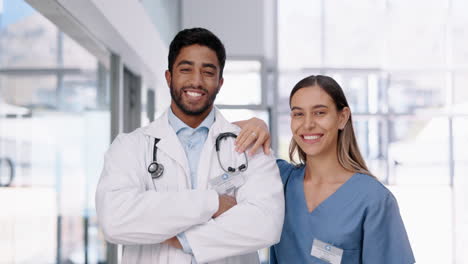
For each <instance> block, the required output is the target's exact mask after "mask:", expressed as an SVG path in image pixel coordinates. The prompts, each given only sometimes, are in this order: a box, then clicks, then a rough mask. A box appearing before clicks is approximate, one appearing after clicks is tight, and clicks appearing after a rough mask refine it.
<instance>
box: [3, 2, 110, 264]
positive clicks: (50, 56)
mask: <svg viewBox="0 0 468 264" xmlns="http://www.w3.org/2000/svg"><path fill="white" fill-rule="evenodd" d="M106 79H107V70H106V69H105V68H104V67H103V66H101V65H100V64H99V63H98V61H97V60H96V59H95V58H94V57H93V56H92V55H91V54H90V53H88V52H87V51H86V50H85V49H84V48H82V47H81V46H80V45H79V44H77V43H76V42H75V41H74V40H73V39H71V38H70V37H68V36H67V35H65V34H63V33H62V32H60V30H59V29H57V27H56V26H55V25H54V24H52V23H51V22H49V21H48V20H47V19H46V18H44V17H43V16H42V15H40V14H39V13H37V12H36V11H35V10H33V9H32V8H31V7H30V6H29V5H28V4H26V3H25V2H24V1H18V0H3V1H0V183H1V184H0V185H1V187H0V203H1V210H0V263H99V262H103V261H104V260H105V243H104V242H103V239H102V237H101V235H100V233H99V232H98V228H97V221H96V215H95V209H94V193H95V187H96V184H97V180H98V177H99V174H100V170H101V168H102V163H103V154H104V151H105V150H106V149H107V147H108V145H109V142H110V110H109V90H108V85H107V81H106Z"/></svg>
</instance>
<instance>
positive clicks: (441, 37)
mask: <svg viewBox="0 0 468 264" xmlns="http://www.w3.org/2000/svg"><path fill="white" fill-rule="evenodd" d="M278 5H279V7H278V12H279V13H278V21H279V25H278V29H279V32H278V39H279V51H278V52H279V54H278V58H279V85H278V86H279V91H278V92H279V112H280V115H279V122H278V124H279V128H278V130H279V153H280V156H281V157H282V158H286V159H287V149H288V145H289V140H290V138H291V132H290V128H289V109H288V97H289V92H290V91H291V89H292V87H293V86H294V84H295V83H297V82H298V81H299V80H300V79H302V78H304V77H306V76H308V75H316V74H326V75H330V76H332V77H334V78H335V79H336V80H337V81H338V82H339V83H340V85H341V86H342V87H343V89H344V90H345V93H346V96H347V98H348V101H349V103H350V105H351V110H352V112H353V118H354V126H355V130H356V132H357V137H358V141H359V145H360V148H361V152H362V153H363V155H364V156H365V159H366V161H367V163H368V165H369V166H370V168H371V170H372V171H373V172H374V173H375V174H376V175H377V176H378V177H379V179H380V180H381V181H382V182H384V183H385V184H387V185H388V186H389V188H390V189H391V190H392V191H393V192H394V193H395V195H396V197H397V199H398V201H399V203H400V209H401V212H402V215H403V218H404V221H405V224H406V226H407V230H408V233H409V237H410V240H411V242H412V246H413V250H414V253H415V256H416V260H417V261H418V263H465V262H466V261H468V255H467V254H466V251H464V250H463V249H464V248H466V247H467V246H468V244H467V243H468V241H467V240H466V237H468V221H467V219H468V214H467V211H466V205H467V204H468V199H467V196H466V194H464V193H465V192H464V191H461V190H466V189H467V188H468V181H467V180H466V178H467V177H466V175H467V174H468V167H467V166H466V164H468V162H467V161H468V155H466V150H467V149H468V140H467V139H466V135H467V133H468V131H467V130H466V128H467V127H468V119H467V117H468V93H467V91H468V89H467V81H468V79H467V77H466V76H468V60H467V58H468V52H467V48H466V47H467V46H468V45H467V43H468V23H466V22H467V18H466V15H465V14H466V12H468V5H467V4H466V1H462V0H431V1H402V0H379V1H349V0H339V1H325V0H316V1H294V2H287V1H278ZM415 14H417V15H416V16H415ZM428 233H430V234H431V235H430V236H431V239H428ZM434 241H437V243H434ZM433 252H437V254H433Z"/></svg>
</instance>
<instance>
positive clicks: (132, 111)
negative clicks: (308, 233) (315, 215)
mask: <svg viewBox="0 0 468 264" xmlns="http://www.w3.org/2000/svg"><path fill="white" fill-rule="evenodd" d="M467 12H468V2H467V1H464V0H424V1H423V0H413V1H404V0H358V1H351V0H329V1H326V0H292V1H280V0H238V1H229V0H197V1H190V0H174V1H169V0H140V1H135V0H134V1H129V0H112V1H111V0H107V1H105V0H81V1H67V0H26V1H24V0H0V263H8V264H10V263H57V264H58V263H66V264H69V263H70V264H71V263H118V261H119V260H118V251H119V248H118V247H117V246H115V245H110V244H106V243H105V241H104V240H103V238H102V235H101V233H100V231H99V229H98V226H97V221H96V212H95V208H94V193H95V188H96V183H97V180H98V178H99V175H100V171H101V169H102V165H103V154H104V152H105V151H106V149H107V148H108V146H109V144H110V142H111V140H112V139H113V138H114V137H115V135H117V134H118V133H120V132H129V131H132V130H133V129H135V128H137V127H139V126H144V125H146V124H148V123H149V122H151V121H152V120H154V118H155V117H157V116H158V115H159V114H160V113H161V112H162V111H163V110H164V109H165V108H166V107H167V106H168V104H169V101H170V95H169V91H168V88H167V86H166V84H165V80H164V70H165V69H166V68H167V53H168V46H169V43H170V41H171V40H172V38H173V37H174V36H175V34H176V33H177V32H178V31H179V30H181V29H183V28H187V27H194V26H201V27H206V28H208V29H210V30H212V31H213V32H214V33H215V34H216V35H218V36H219V37H220V39H221V40H222V41H223V42H224V43H225V46H226V49H227V53H228V61H227V63H226V68H225V82H224V83H225V84H224V86H223V88H222V89H221V92H220V94H219V95H218V98H217V104H218V107H219V108H221V109H222V111H223V113H224V114H225V115H226V117H227V118H228V119H229V120H231V121H236V120H241V119H247V118H250V117H253V116H257V117H259V118H262V119H263V120H265V122H267V123H268V124H269V126H270V129H271V133H272V139H273V148H274V150H275V152H276V154H277V156H278V157H281V158H284V159H287V149H288V145H289V141H290V138H291V132H290V128H289V121H290V120H289V109H288V97H289V92H290V91H291V89H292V87H293V86H294V84H295V83H297V82H298V81H299V80H300V79H302V78H303V77H306V76H308V75H312V74H314V75H315V74H326V75H330V76H332V77H334V78H335V79H336V80H337V81H338V82H339V83H340V85H341V86H342V87H343V89H344V90H345V93H346V95H347V98H348V101H349V102H350V104H351V110H352V112H353V115H354V117H353V118H354V125H355V129H356V132H357V136H358V140H359V145H360V148H361V151H362V153H363V154H364V156H365V158H366V160H367V162H368V165H369V166H370V168H371V170H372V172H373V173H374V174H375V175H377V176H378V177H379V179H380V180H381V181H382V182H383V183H384V184H386V185H387V186H388V187H389V188H390V189H391V190H392V191H393V193H394V194H395V196H396V198H397V200H398V202H399V205H400V210H401V213H402V216H403V219H404V222H405V225H406V228H407V231H408V235H409V238H410V241H411V243H412V247H413V250H414V253H415V257H416V261H417V262H418V263H424V264H425V263H428V264H429V263H430V264H432V263H434V264H435V263H437V264H440V263H450V264H452V263H453V264H462V263H468V253H467V252H466V248H468V210H467V208H468V193H467V191H466V190H468V16H466V14H467ZM260 253H261V254H260V256H261V259H262V262H263V263H268V251H267V249H264V250H261V251H260Z"/></svg>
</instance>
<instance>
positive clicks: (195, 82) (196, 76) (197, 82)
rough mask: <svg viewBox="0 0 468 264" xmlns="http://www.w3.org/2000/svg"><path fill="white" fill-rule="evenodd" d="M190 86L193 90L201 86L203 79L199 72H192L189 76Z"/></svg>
mask: <svg viewBox="0 0 468 264" xmlns="http://www.w3.org/2000/svg"><path fill="white" fill-rule="evenodd" d="M190 77H191V78H190V85H192V86H193V87H195V88H199V87H201V86H202V84H203V78H202V75H201V72H199V71H194V72H193V74H192V76H190Z"/></svg>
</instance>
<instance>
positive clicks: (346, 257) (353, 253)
mask: <svg viewBox="0 0 468 264" xmlns="http://www.w3.org/2000/svg"><path fill="white" fill-rule="evenodd" d="M289 105H290V109H291V131H292V134H293V137H292V139H291V144H290V149H289V158H290V159H291V160H292V161H293V163H292V164H291V163H289V162H287V161H284V160H278V161H277V164H278V167H279V169H280V172H281V178H282V180H283V184H284V190H285V200H286V215H285V219H284V226H283V232H282V235H281V240H280V242H279V243H278V244H276V245H274V246H273V247H272V248H271V249H270V263H272V264H276V263H280V264H283V263H288V264H289V263H301V264H302V263H332V264H335V263H343V264H354V263H366V264H367V263H369V264H408V263H415V259H414V256H413V253H412V250H411V246H410V243H409V241H408V236H407V234H406V230H405V226H404V224H403V221H402V219H401V216H400V212H399V209H398V204H397V201H396V199H395V197H394V196H393V195H392V193H391V192H390V191H389V190H388V189H387V188H386V187H385V186H384V185H383V184H381V183H380V182H379V181H378V180H377V179H376V178H375V177H374V176H373V175H372V173H371V172H370V171H369V169H368V168H367V166H366V163H365V161H364V159H363V158H362V155H361V153H360V151H359V147H358V145H357V141H356V137H355V134H354V129H353V123H352V119H351V110H350V108H349V105H348V102H347V100H346V97H345V95H344V93H343V90H342V89H341V87H340V86H339V84H338V83H337V82H336V81H335V80H333V79H332V78H330V77H328V76H322V75H317V76H309V77H307V78H305V79H303V80H301V81H300V82H298V83H297V84H296V85H295V86H294V88H293V89H292V91H291V95H290V97H289ZM237 124H239V125H240V126H241V127H242V128H243V130H242V131H241V133H240V134H239V138H238V146H239V151H243V150H244V149H245V147H246V145H248V144H249V143H250V142H252V140H251V139H250V138H249V137H250V136H251V135H254V136H257V135H258V138H260V139H261V140H264V141H269V136H265V134H267V130H266V129H265V127H266V126H265V125H264V124H263V123H261V124H260V120H259V119H253V120H248V121H241V122H238V123H237ZM258 145H259V143H258V142H257V144H256V145H255V147H258ZM295 157H298V159H299V161H298V162H296V161H295V159H294V158H295Z"/></svg>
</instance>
